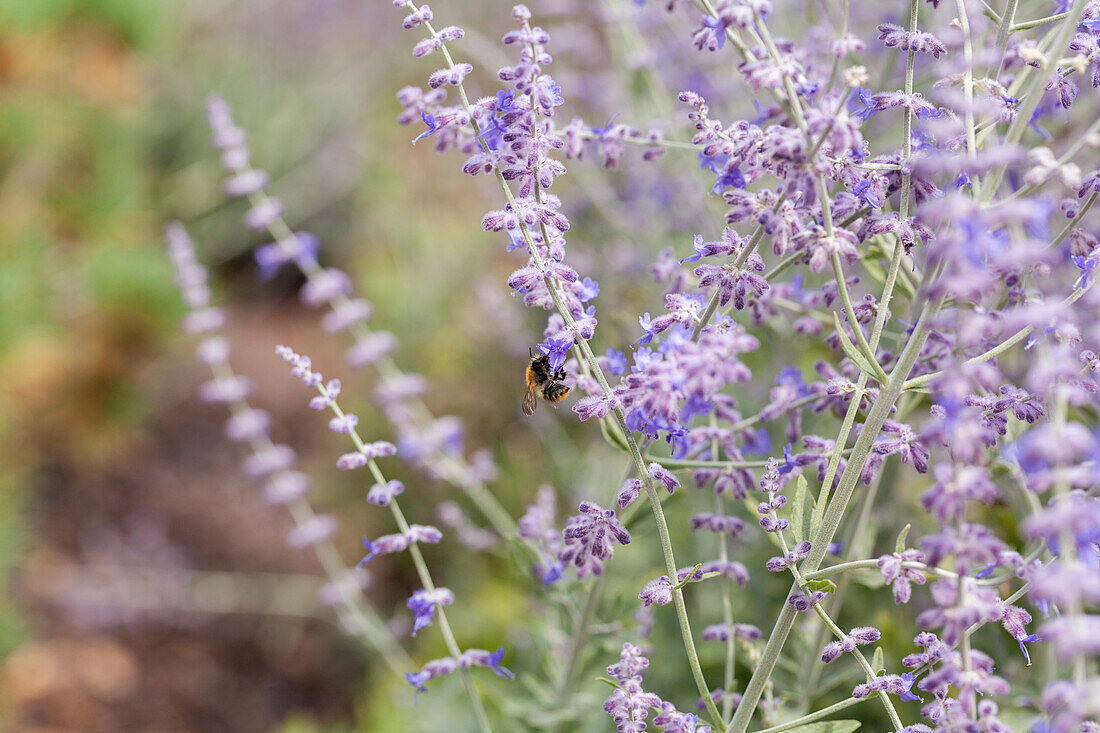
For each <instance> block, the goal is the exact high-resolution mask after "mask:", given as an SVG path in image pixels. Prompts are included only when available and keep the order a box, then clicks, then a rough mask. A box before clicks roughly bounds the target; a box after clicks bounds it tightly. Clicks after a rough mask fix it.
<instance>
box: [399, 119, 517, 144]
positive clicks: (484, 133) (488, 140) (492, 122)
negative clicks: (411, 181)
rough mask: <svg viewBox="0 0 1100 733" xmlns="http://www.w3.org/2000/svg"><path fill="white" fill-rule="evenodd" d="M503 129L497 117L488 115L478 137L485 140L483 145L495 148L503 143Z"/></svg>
mask: <svg viewBox="0 0 1100 733" xmlns="http://www.w3.org/2000/svg"><path fill="white" fill-rule="evenodd" d="M504 130H505V128H504V125H503V123H501V121H500V119H499V118H496V117H490V118H489V123H488V124H487V125H486V126H485V127H484V128H483V129H482V130H481V132H480V133H479V134H478V137H479V138H480V139H482V140H484V141H485V147H487V148H489V150H497V149H499V148H500V146H501V145H502V144H503V143H504ZM418 139H419V138H418Z"/></svg>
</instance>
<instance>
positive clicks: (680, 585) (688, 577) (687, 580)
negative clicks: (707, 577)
mask: <svg viewBox="0 0 1100 733" xmlns="http://www.w3.org/2000/svg"><path fill="white" fill-rule="evenodd" d="M701 567H703V563H701V562H700V563H696V564H695V567H693V568H692V569H691V572H690V573H688V574H687V575H686V576H685V577H684V579H683V580H681V581H680V582H679V583H677V584H676V585H674V586H672V590H680V589H681V588H683V587H684V586H685V585H687V584H688V583H690V582H691V581H692V578H693V576H694V575H695V573H697V572H698V571H699V568H701ZM700 580H702V578H700Z"/></svg>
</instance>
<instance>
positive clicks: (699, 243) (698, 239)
mask: <svg viewBox="0 0 1100 733" xmlns="http://www.w3.org/2000/svg"><path fill="white" fill-rule="evenodd" d="M692 246H693V247H694V248H695V254H693V255H688V256H687V257H685V258H684V259H682V260H680V264H681V265H682V264H684V263H685V262H698V261H699V260H701V259H703V258H704V257H706V254H707V250H706V247H704V246H703V235H702V234H696V235H695V236H694V237H693V238H692Z"/></svg>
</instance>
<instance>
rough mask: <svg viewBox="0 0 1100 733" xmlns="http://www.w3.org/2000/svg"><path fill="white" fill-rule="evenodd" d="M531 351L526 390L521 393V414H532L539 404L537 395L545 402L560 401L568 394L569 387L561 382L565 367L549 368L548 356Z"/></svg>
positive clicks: (563, 377)
mask: <svg viewBox="0 0 1100 733" xmlns="http://www.w3.org/2000/svg"><path fill="white" fill-rule="evenodd" d="M530 353H531V363H530V364H528V365H527V392H526V394H524V395H523V414H524V415H533V414H534V413H535V408H536V407H538V405H539V399H538V398H539V397H541V398H542V399H544V400H546V401H547V402H551V403H553V402H561V401H562V400H564V399H565V397H566V395H568V394H569V387H566V386H565V385H564V384H562V383H561V382H562V380H563V379H565V368H564V367H558V370H557V371H554V370H552V369H551V368H550V357H548V356H545V355H542V354H540V355H539V356H535V354H534V352H530Z"/></svg>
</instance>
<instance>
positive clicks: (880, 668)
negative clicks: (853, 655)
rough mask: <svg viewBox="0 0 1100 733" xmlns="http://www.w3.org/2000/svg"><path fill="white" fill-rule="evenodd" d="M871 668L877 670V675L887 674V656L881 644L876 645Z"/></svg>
mask: <svg viewBox="0 0 1100 733" xmlns="http://www.w3.org/2000/svg"><path fill="white" fill-rule="evenodd" d="M871 669H873V670H875V674H876V675H880V674H886V662H885V656H884V655H883V653H882V647H880V646H876V647H875V655H874V656H873V657H872V658H871Z"/></svg>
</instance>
